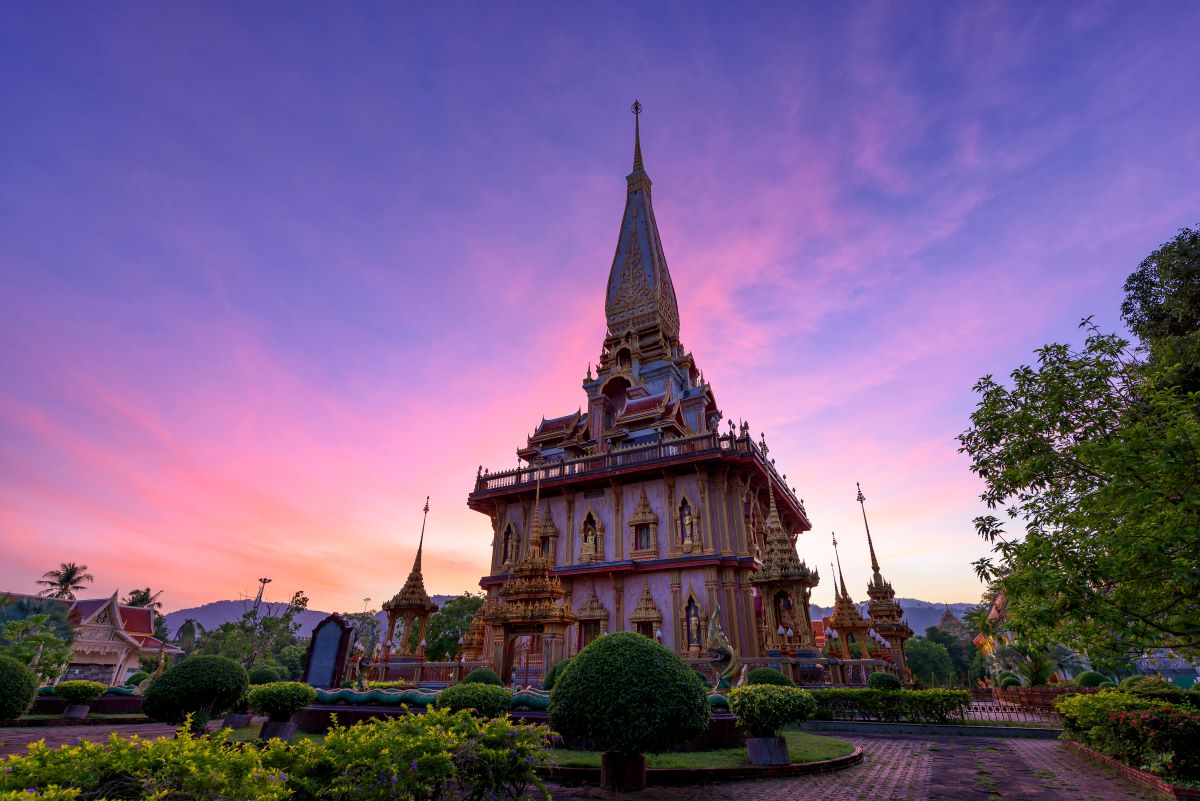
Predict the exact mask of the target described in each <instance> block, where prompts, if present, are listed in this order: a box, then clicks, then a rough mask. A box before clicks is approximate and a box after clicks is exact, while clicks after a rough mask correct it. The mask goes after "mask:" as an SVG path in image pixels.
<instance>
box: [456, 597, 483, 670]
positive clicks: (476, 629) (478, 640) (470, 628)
mask: <svg viewBox="0 0 1200 801" xmlns="http://www.w3.org/2000/svg"><path fill="white" fill-rule="evenodd" d="M486 639H487V626H486V624H485V623H484V622H483V607H482V606H481V607H479V611H478V612H476V613H475V614H474V615H473V616H472V617H471V622H470V623H468V624H467V630H466V632H465V633H464V634H463V638H462V647H461V648H459V649H458V653H459V656H460V657H461V658H462V659H463V661H465V662H479V661H481V660H483V659H484V641H485V640H486Z"/></svg>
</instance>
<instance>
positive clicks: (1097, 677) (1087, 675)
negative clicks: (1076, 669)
mask: <svg viewBox="0 0 1200 801" xmlns="http://www.w3.org/2000/svg"><path fill="white" fill-rule="evenodd" d="M1105 681H1108V679H1106V678H1105V677H1104V674H1103V673H1097V672H1096V671H1094V670H1085V671H1083V672H1082V673H1080V674H1079V675H1078V676H1076V677H1075V684H1076V686H1079V687H1099V686H1100V683H1101V682H1105Z"/></svg>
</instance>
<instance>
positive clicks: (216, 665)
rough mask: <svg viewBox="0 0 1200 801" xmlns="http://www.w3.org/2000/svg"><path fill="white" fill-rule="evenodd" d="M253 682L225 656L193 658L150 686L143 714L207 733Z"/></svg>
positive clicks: (147, 689)
mask: <svg viewBox="0 0 1200 801" xmlns="http://www.w3.org/2000/svg"><path fill="white" fill-rule="evenodd" d="M249 684H250V680H249V677H248V676H247V675H246V669H245V668H244V667H242V666H241V665H239V664H238V663H237V662H234V661H233V660H232V659H227V658H226V657H223V656H211V655H205V656H190V657H188V658H187V659H185V660H183V661H182V662H180V663H179V664H177V665H175V667H173V668H171V669H170V670H168V671H167V672H166V673H164V674H162V675H161V676H159V677H158V678H156V679H154V680H153V681H151V682H150V686H149V687H147V688H146V693H145V695H144V696H143V697H142V698H143V700H142V711H143V712H145V713H146V717H148V718H150V719H151V720H159V721H162V722H163V723H170V724H171V725H172V726H179V725H181V724H183V723H184V722H185V721H188V722H189V726H190V728H191V730H192V732H193V733H197V734H198V733H200V732H203V731H204V730H205V728H206V727H207V725H208V721H209V720H211V719H212V718H213V717H214V716H219V715H223V714H224V713H225V712H227V711H228V710H229V709H231V708H232V707H233V705H234V704H236V703H237V702H238V701H239V700H241V698H242V696H244V695H245V694H246V688H247V687H248V686H249Z"/></svg>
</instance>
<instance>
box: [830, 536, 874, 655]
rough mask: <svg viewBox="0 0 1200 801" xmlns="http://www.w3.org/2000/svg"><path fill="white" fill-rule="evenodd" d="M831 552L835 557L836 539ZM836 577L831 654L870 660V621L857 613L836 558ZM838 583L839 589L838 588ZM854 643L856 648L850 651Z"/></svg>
mask: <svg viewBox="0 0 1200 801" xmlns="http://www.w3.org/2000/svg"><path fill="white" fill-rule="evenodd" d="M833 552H834V555H835V556H836V555H837V538H836V537H835V538H834V540H833ZM837 560H838V565H837V576H836V578H835V579H834V591H835V593H836V599H835V601H834V604H833V614H832V615H831V616H830V623H831V624H832V625H833V628H834V630H835V631H836V632H837V634H838V636H837V649H838V653H836V654H831V656H837V657H840V658H841V659H870V658H871V638H870V631H871V621H869V620H867V619H866V618H864V617H863V616H862V614H860V613H859V611H858V606H857V605H855V603H854V600H853V599H852V598H851V597H850V592H849V591H848V590H847V589H846V578H845V576H843V575H842V559H841V557H840V556H838V557H837ZM839 582H840V585H841V586H840V587H839V586H838V584H839ZM855 643H857V644H858V647H857V648H854V649H853V650H852V649H851V646H852V645H854V644H855Z"/></svg>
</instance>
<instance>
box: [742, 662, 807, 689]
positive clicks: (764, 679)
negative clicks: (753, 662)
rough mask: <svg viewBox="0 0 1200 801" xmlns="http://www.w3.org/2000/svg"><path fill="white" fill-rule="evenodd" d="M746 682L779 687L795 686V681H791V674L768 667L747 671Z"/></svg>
mask: <svg viewBox="0 0 1200 801" xmlns="http://www.w3.org/2000/svg"><path fill="white" fill-rule="evenodd" d="M746 684H750V685H754V684H774V685H777V686H779V687H795V686H796V682H794V681H792V678H791V676H787V675H784V674H783V673H780V672H779V671H778V670H776V669H775V668H769V667H760V668H755V669H754V670H752V671H750V672H749V673H747V674H746Z"/></svg>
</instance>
